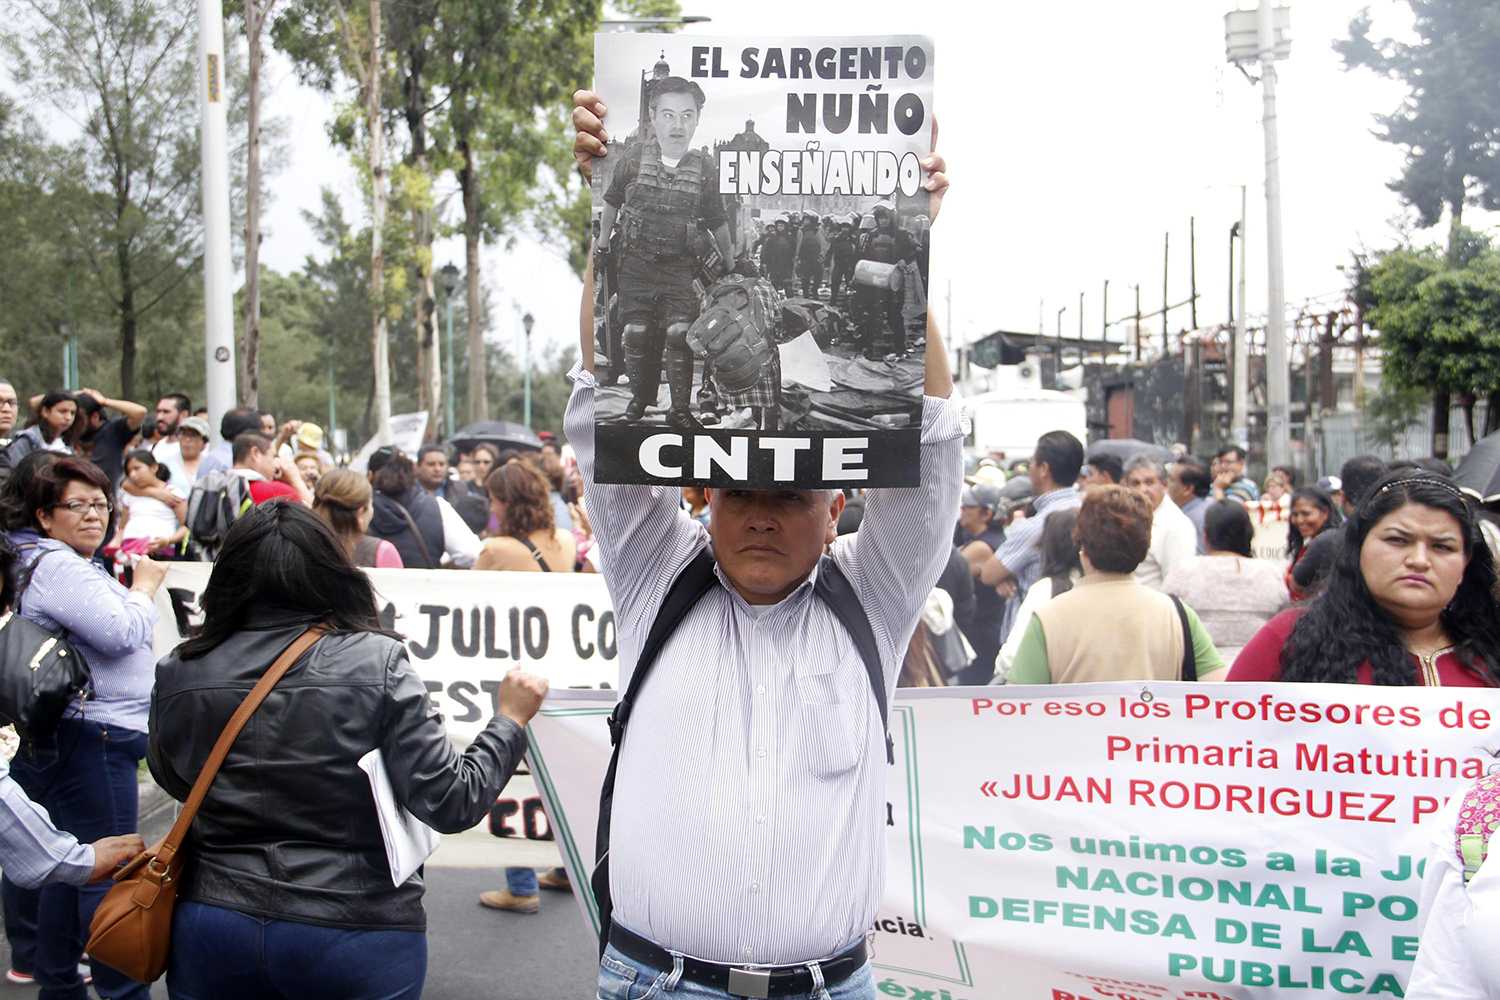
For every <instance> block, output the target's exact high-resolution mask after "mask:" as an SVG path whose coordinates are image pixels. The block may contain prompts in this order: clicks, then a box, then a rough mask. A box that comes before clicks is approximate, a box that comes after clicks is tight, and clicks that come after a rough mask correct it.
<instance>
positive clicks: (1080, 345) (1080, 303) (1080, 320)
mask: <svg viewBox="0 0 1500 1000" xmlns="http://www.w3.org/2000/svg"><path fill="white" fill-rule="evenodd" d="M1078 360H1079V361H1080V362H1081V361H1082V360H1083V293H1082V292H1079V293H1078Z"/></svg>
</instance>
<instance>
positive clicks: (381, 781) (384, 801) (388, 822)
mask: <svg viewBox="0 0 1500 1000" xmlns="http://www.w3.org/2000/svg"><path fill="white" fill-rule="evenodd" d="M359 766H360V770H362V771H364V772H365V774H367V775H369V776H370V792H371V793H372V794H373V795H374V796H375V815H376V817H377V818H378V819H379V820H380V837H381V839H382V840H384V841H385V859H386V861H387V862H388V863H389V864H390V867H391V884H392V885H400V884H401V883H402V882H405V881H406V880H407V879H409V878H411V876H412V873H413V872H415V871H416V870H417V869H418V868H420V867H422V862H424V861H426V860H427V859H428V858H429V857H431V856H432V852H433V851H435V850H437V847H438V833H437V831H436V830H434V829H433V828H432V827H430V826H428V825H427V824H426V823H423V822H422V821H421V820H419V819H417V818H416V817H415V816H413V815H412V814H411V813H409V812H407V811H406V810H405V809H404V808H403V807H402V805H401V803H399V802H397V801H396V792H395V789H393V788H392V787H391V777H390V775H389V774H387V773H386V770H385V757H384V756H383V755H382V754H381V752H380V749H379V748H378V747H377V748H376V749H374V750H371V751H370V752H369V753H367V754H365V755H364V756H363V757H361V758H360V759H359Z"/></svg>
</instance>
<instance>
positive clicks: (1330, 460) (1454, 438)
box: [1317, 400, 1485, 476]
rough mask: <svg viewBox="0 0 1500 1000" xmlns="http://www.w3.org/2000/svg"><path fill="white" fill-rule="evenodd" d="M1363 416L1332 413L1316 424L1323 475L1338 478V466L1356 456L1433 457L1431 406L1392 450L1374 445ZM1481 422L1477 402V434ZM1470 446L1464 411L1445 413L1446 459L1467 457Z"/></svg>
mask: <svg viewBox="0 0 1500 1000" xmlns="http://www.w3.org/2000/svg"><path fill="white" fill-rule="evenodd" d="M1362 416H1363V415H1362V414H1360V413H1358V412H1341V413H1331V414H1329V415H1327V416H1326V417H1323V418H1322V419H1321V420H1319V421H1318V431H1317V436H1318V466H1319V468H1320V470H1321V474H1322V475H1325V476H1326V475H1338V471H1339V467H1340V466H1342V465H1343V464H1344V463H1345V462H1347V461H1348V460H1349V459H1351V458H1354V457H1355V456H1356V455H1379V456H1380V457H1381V458H1383V459H1385V460H1386V461H1393V460H1395V459H1398V458H1423V457H1425V456H1427V455H1431V454H1432V418H1433V412H1432V409H1431V407H1428V408H1427V409H1426V410H1425V411H1424V412H1423V413H1421V414H1420V415H1419V417H1418V419H1417V421H1416V422H1415V423H1414V424H1412V425H1411V427H1409V428H1407V430H1406V431H1405V433H1403V434H1402V435H1401V436H1400V437H1399V438H1397V440H1396V443H1395V447H1394V448H1393V447H1391V446H1390V445H1389V444H1388V443H1384V442H1382V443H1379V444H1377V443H1376V442H1375V440H1374V437H1373V435H1372V434H1371V432H1370V428H1369V427H1368V421H1365V420H1362V419H1361V418H1362ZM1484 422H1485V404H1484V401H1483V400H1480V401H1478V402H1476V403H1475V404H1474V426H1475V427H1476V428H1478V429H1479V431H1480V433H1483V427H1484ZM1471 444H1472V442H1471V441H1470V440H1469V428H1468V425H1467V424H1465V422H1464V411H1463V410H1462V409H1461V408H1460V407H1457V406H1455V407H1453V408H1452V409H1451V410H1449V413H1448V458H1449V459H1450V460H1452V461H1454V462H1457V461H1458V460H1459V459H1461V458H1463V457H1464V455H1466V454H1468V452H1469V447H1470V445H1471Z"/></svg>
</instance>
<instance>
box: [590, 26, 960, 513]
mask: <svg viewBox="0 0 1500 1000" xmlns="http://www.w3.org/2000/svg"><path fill="white" fill-rule="evenodd" d="M933 60H934V48H933V43H932V39H930V38H925V37H920V36H903V35H884V36H878V37H859V36H848V37H835V38H799V37H775V36H766V37H739V38H719V37H712V36H706V35H686V34H684V35H675V34H667V35H657V34H652V35H637V34H628V33H627V34H603V35H596V36H595V41H594V73H595V79H594V90H595V91H596V92H597V93H598V94H599V96H600V97H601V98H602V100H603V102H604V104H605V106H606V107H607V108H608V111H607V113H606V117H605V125H606V127H607V131H608V133H609V140H610V141H609V155H607V156H604V157H602V158H599V159H596V160H595V161H594V164H593V185H594V186H593V220H594V224H595V226H596V227H597V228H596V229H595V234H596V236H597V240H596V243H595V247H596V256H595V262H594V274H595V275H596V276H597V281H596V287H595V292H596V296H597V299H596V308H595V311H594V314H595V323H596V336H597V338H598V349H597V357H598V368H597V376H598V382H599V388H598V390H597V392H596V394H595V415H596V421H597V429H596V441H597V449H596V452H595V456H596V457H595V470H594V475H595V478H596V480H597V481H598V482H601V483H653V484H676V485H685V484H694V485H700V486H715V487H724V486H733V485H740V486H750V487H752V488H756V489H777V488H783V487H785V486H788V485H791V484H793V483H795V484H796V485H797V486H798V487H799V488H802V489H823V488H830V487H844V486H860V487H870V486H916V485H918V483H917V476H918V472H919V467H920V463H919V462H918V461H917V448H918V442H919V438H920V433H921V413H922V376H923V353H922V352H923V341H924V338H925V337H926V330H927V322H926V320H927V298H928V296H927V290H926V289H925V287H924V286H925V285H926V283H927V280H928V270H927V259H928V251H929V234H930V225H931V220H930V217H929V213H930V204H931V202H930V199H929V196H928V192H927V191H926V189H925V188H924V187H923V186H922V185H923V184H924V183H925V182H926V180H927V175H926V173H925V171H924V170H923V168H922V164H921V161H922V159H923V157H925V156H926V155H927V153H928V152H929V150H930V148H931V141H932V123H933V117H932V91H933V77H934V62H933ZM804 333H809V334H811V336H810V337H809V339H808V340H807V341H806V342H804V343H803V344H802V345H801V347H800V348H799V350H798V354H797V355H795V356H794V357H795V360H796V361H797V366H796V369H795V371H794V372H788V371H786V370H785V369H784V368H783V367H782V363H781V362H782V361H783V360H784V358H783V356H782V355H781V353H780V352H779V350H778V348H779V345H782V344H786V343H789V342H792V341H794V340H795V338H797V337H798V336H799V335H801V334H804ZM809 354H815V355H819V356H826V358H827V359H830V360H838V361H840V362H843V364H841V365H838V366H832V373H831V379H830V375H829V373H827V372H823V373H822V376H821V378H820V377H819V375H818V373H819V372H822V371H823V369H824V368H828V367H830V366H829V365H828V364H827V361H824V363H823V364H822V365H819V364H817V363H816V362H815V361H814V360H813V359H812V358H811V357H809ZM810 373H811V374H810ZM622 377H623V378H624V379H625V380H626V383H625V384H624V385H623V386H622V385H621V378H622ZM695 388H696V391H695Z"/></svg>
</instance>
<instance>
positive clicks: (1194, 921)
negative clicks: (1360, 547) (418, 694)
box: [531, 683, 1500, 1000]
mask: <svg viewBox="0 0 1500 1000" xmlns="http://www.w3.org/2000/svg"><path fill="white" fill-rule="evenodd" d="M613 699H614V694H613V693H612V692H583V691H563V692H558V693H557V694H556V695H555V696H553V697H551V698H549V700H548V703H547V705H546V707H544V708H543V710H542V713H541V714H540V715H539V716H538V717H537V718H536V719H535V720H533V722H532V725H531V746H532V755H531V759H532V762H533V766H534V769H535V774H536V779H537V783H538V786H539V787H540V789H541V791H542V793H543V796H544V798H546V800H547V810H548V815H549V816H550V817H551V818H552V827H553V831H554V833H555V835H556V836H557V839H558V842H559V848H560V850H561V852H562V855H563V857H564V858H565V859H566V861H567V864H568V867H569V869H570V870H571V872H572V875H573V878H574V881H575V884H579V885H586V884H587V875H588V872H589V871H590V869H591V868H592V864H593V857H594V843H593V841H594V827H595V823H596V821H597V812H598V796H599V787H600V783H601V779H602V776H603V772H604V769H605V766H606V764H607V762H608V758H609V741H608V734H607V732H606V729H605V725H604V716H605V714H607V712H608V711H609V709H610V707H611V706H612V705H613ZM1497 720H1500V692H1496V691H1492V690H1480V689H1457V688H1445V689H1428V688H1379V687H1365V686H1354V685H1350V686H1337V685H1311V684H1308V685H1281V684H1187V683H1161V684H1151V685H1142V684H1141V683H1117V684H1092V685H1074V686H1069V687H1060V686H1055V687H1054V686H1048V687H1021V686H1017V687H1000V688H950V689H941V688H939V689H903V690H901V691H898V692H897V694H896V697H895V700H894V704H893V706H892V713H891V735H892V737H893V738H894V739H895V742H896V766H895V767H894V768H892V770H891V772H890V785H889V794H888V797H887V798H888V802H887V806H886V816H885V820H886V824H887V830H888V834H889V840H888V850H889V854H888V869H887V879H886V895H885V904H884V906H883V908H882V910H881V913H880V917H879V919H878V920H877V921H876V923H875V925H874V927H873V928H872V931H873V946H874V964H875V970H876V973H877V976H876V978H877V982H878V989H879V991H880V994H881V995H882V996H890V997H909V998H912V1000H981V998H985V1000H988V998H995V997H1005V998H1007V1000H1107V998H1113V1000H1169V998H1171V1000H1188V998H1201V1000H1216V998H1234V1000H1272V998H1278V1000H1280V998H1311V997H1324V996H1337V995H1368V996H1388V997H1401V996H1404V995H1405V994H1404V989H1405V985H1404V984H1405V982H1406V980H1407V977H1408V975H1409V973H1410V970H1411V963H1412V960H1413V957H1414V955H1415V952H1416V945H1417V941H1416V931H1415V927H1416V915H1417V899H1418V898H1419V896H1420V878H1421V871H1422V869H1423V867H1424V861H1423V859H1424V858H1425V856H1426V846H1425V845H1426V838H1427V834H1426V831H1425V830H1424V824H1425V823H1426V822H1427V821H1428V820H1429V819H1430V818H1431V817H1432V816H1433V815H1434V814H1435V813H1436V812H1437V810H1438V809H1440V808H1441V807H1442V804H1443V802H1444V801H1445V799H1446V798H1447V797H1448V796H1450V795H1453V794H1455V793H1456V792H1458V791H1460V790H1461V789H1463V788H1464V787H1465V786H1466V785H1467V784H1468V782H1469V781H1470V780H1472V778H1473V777H1475V776H1477V775H1479V774H1482V773H1484V772H1485V770H1486V769H1487V768H1488V767H1490V766H1491V763H1492V758H1491V755H1490V752H1489V751H1490V750H1492V749H1494V748H1495V747H1496V746H1497V745H1500V738H1497V736H1496V733H1495V729H1496V726H1497V725H1500V722H1497ZM627 738H628V737H627ZM683 753H684V754H685V755H689V756H690V755H691V754H692V753H693V748H691V747H684V748H683ZM677 821H678V822H688V821H690V819H688V818H686V817H679V818H678V820H677ZM838 889H839V887H837V886H824V887H811V886H810V887H808V891H810V892H828V891H838ZM580 895H581V896H583V897H585V898H584V899H583V900H582V903H583V906H584V913H585V917H586V918H587V919H589V920H590V922H591V923H592V924H593V925H594V926H597V916H596V914H595V913H594V912H593V909H592V906H593V903H592V900H591V899H589V898H587V897H588V894H587V893H582V894H580Z"/></svg>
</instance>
